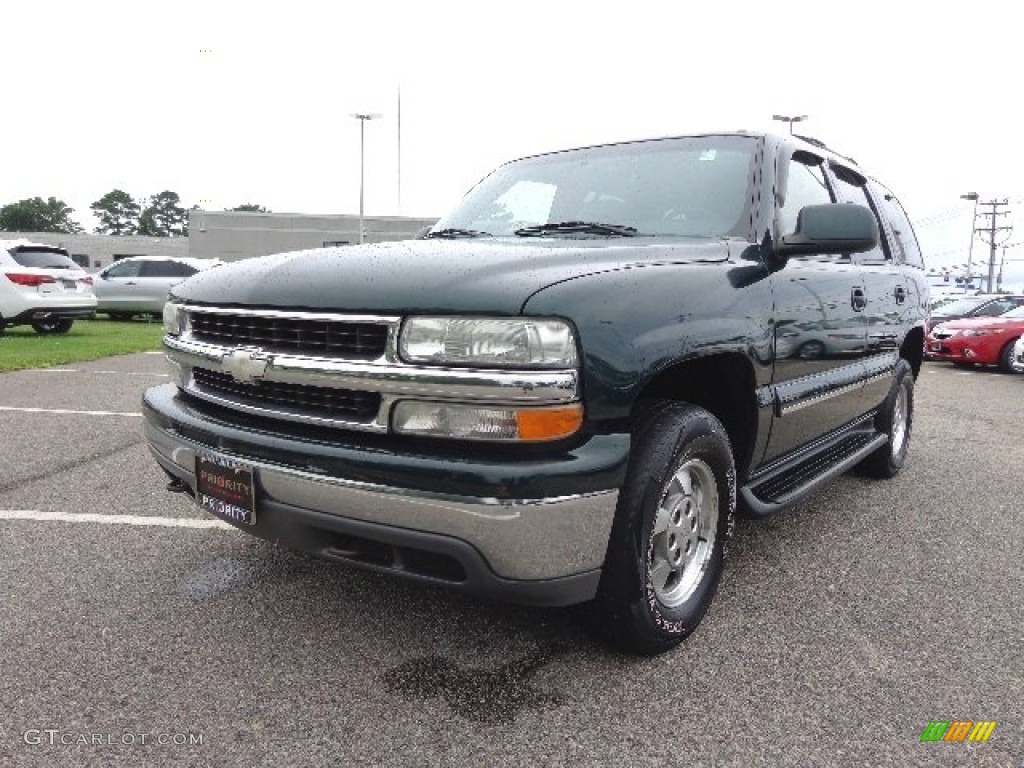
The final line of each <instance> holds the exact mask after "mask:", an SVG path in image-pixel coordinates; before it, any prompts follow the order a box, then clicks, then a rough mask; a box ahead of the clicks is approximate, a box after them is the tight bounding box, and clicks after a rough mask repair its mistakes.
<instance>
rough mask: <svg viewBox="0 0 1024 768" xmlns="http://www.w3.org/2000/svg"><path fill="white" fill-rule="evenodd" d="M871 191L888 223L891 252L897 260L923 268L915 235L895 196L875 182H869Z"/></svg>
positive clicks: (922, 259)
mask: <svg viewBox="0 0 1024 768" xmlns="http://www.w3.org/2000/svg"><path fill="white" fill-rule="evenodd" d="M871 191H872V193H873V194H874V197H875V199H876V200H877V201H878V207H879V209H880V210H881V213H882V217H883V218H884V219H885V221H886V223H887V224H888V225H889V230H890V232H889V234H890V240H891V241H892V245H893V252H894V254H895V256H896V259H897V260H898V261H901V262H903V263H904V264H907V265H909V266H911V267H917V268H918V269H924V257H923V256H922V255H921V247H920V246H919V245H918V243H917V235H916V234H914V227H913V226H912V225H911V223H910V218H909V217H908V216H907V212H906V211H905V210H903V205H902V204H901V203H900V201H899V200H897V199H896V196H895V195H894V194H893V193H892V192H890V191H889V190H887V189H886V188H885V187H883V186H882V185H881V184H879V183H877V182H871Z"/></svg>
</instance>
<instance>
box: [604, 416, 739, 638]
mask: <svg viewBox="0 0 1024 768" xmlns="http://www.w3.org/2000/svg"><path fill="white" fill-rule="evenodd" d="M633 434H634V446H635V447H634V449H633V455H632V457H631V459H630V465H629V469H628V471H627V473H626V481H625V484H624V485H623V488H622V490H621V492H620V495H619V505H618V509H617V511H616V515H615V522H614V523H613V525H612V533H611V537H610V539H609V543H608V554H607V557H606V560H605V565H604V569H603V571H602V575H601V584H600V587H599V589H598V595H597V598H596V601H595V608H596V611H595V616H594V618H595V619H596V620H597V622H598V624H599V627H600V629H601V630H602V631H603V633H604V634H605V635H606V636H607V637H608V638H609V639H610V640H611V641H612V642H613V643H615V644H616V645H618V646H619V647H621V648H623V649H625V650H627V651H630V652H632V653H640V654H645V655H653V654H657V653H662V652H664V651H668V650H670V649H671V648H673V647H675V646H676V645H678V644H679V643H680V642H681V641H682V640H683V639H684V638H685V637H686V636H687V635H689V634H690V633H691V632H693V630H694V629H696V628H697V625H698V624H699V623H700V621H701V619H702V618H703V617H704V614H705V613H706V612H707V610H708V606H710V604H711V601H712V599H713V598H714V595H715V591H716V590H717V588H718V582H719V579H720V578H721V576H722V570H723V566H724V561H725V548H726V542H727V539H728V538H729V535H730V534H731V533H732V528H733V524H734V515H735V509H736V472H735V469H734V466H733V457H732V450H731V448H730V443H729V438H728V436H727V435H726V432H725V428H724V427H723V426H722V424H721V423H720V422H719V421H718V419H716V418H715V417H714V416H713V415H712V414H710V413H708V412H707V411H705V410H704V409H702V408H698V407H695V406H692V405H688V404H685V403H675V402H667V401H655V402H652V403H650V404H649V405H648V407H646V408H645V409H644V411H643V413H642V415H641V416H640V418H639V419H638V420H637V426H636V427H635V429H634V430H633Z"/></svg>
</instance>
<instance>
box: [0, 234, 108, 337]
mask: <svg viewBox="0 0 1024 768" xmlns="http://www.w3.org/2000/svg"><path fill="white" fill-rule="evenodd" d="M95 314H96V296H95V294H94V293H93V291H92V277H91V276H90V275H88V274H86V272H85V270H83V269H82V268H81V267H80V266H78V265H77V264H75V262H73V261H72V260H71V258H70V256H69V255H68V252H67V251H66V250H65V249H64V248H58V247H57V246H53V245H44V244H42V243H32V242H29V241H28V240H0V333H3V332H4V329H5V328H6V327H7V326H10V325H31V326H32V327H33V328H34V329H35V330H36V332H37V333H67V332H68V331H69V330H70V329H71V324H72V323H73V322H74V321H75V320H78V319H83V318H90V317H93V316H94V315H95Z"/></svg>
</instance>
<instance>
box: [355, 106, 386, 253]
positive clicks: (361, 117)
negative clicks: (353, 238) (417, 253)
mask: <svg viewBox="0 0 1024 768" xmlns="http://www.w3.org/2000/svg"><path fill="white" fill-rule="evenodd" d="M352 117H354V118H355V119H356V120H358V121H359V244H360V245H362V244H363V237H364V232H363V199H364V197H363V191H364V189H365V183H366V121H367V120H376V119H377V118H378V117H381V115H378V114H376V113H373V112H362V113H360V112H353V113H352Z"/></svg>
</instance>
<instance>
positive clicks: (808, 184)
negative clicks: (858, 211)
mask: <svg viewBox="0 0 1024 768" xmlns="http://www.w3.org/2000/svg"><path fill="white" fill-rule="evenodd" d="M831 202H833V199H832V193H831V192H830V191H829V188H828V182H826V181H825V174H824V173H823V172H822V170H821V165H820V164H818V165H808V164H807V163H803V162H801V161H800V160H799V159H798V158H796V157H794V158H793V160H792V161H791V162H790V164H789V181H788V183H787V185H786V204H785V205H783V206H782V207H781V208H779V234H780V235H791V234H793V233H794V232H795V231H796V219H797V215H799V213H800V209H801V208H803V207H804V206H805V205H824V204H827V203H831Z"/></svg>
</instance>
